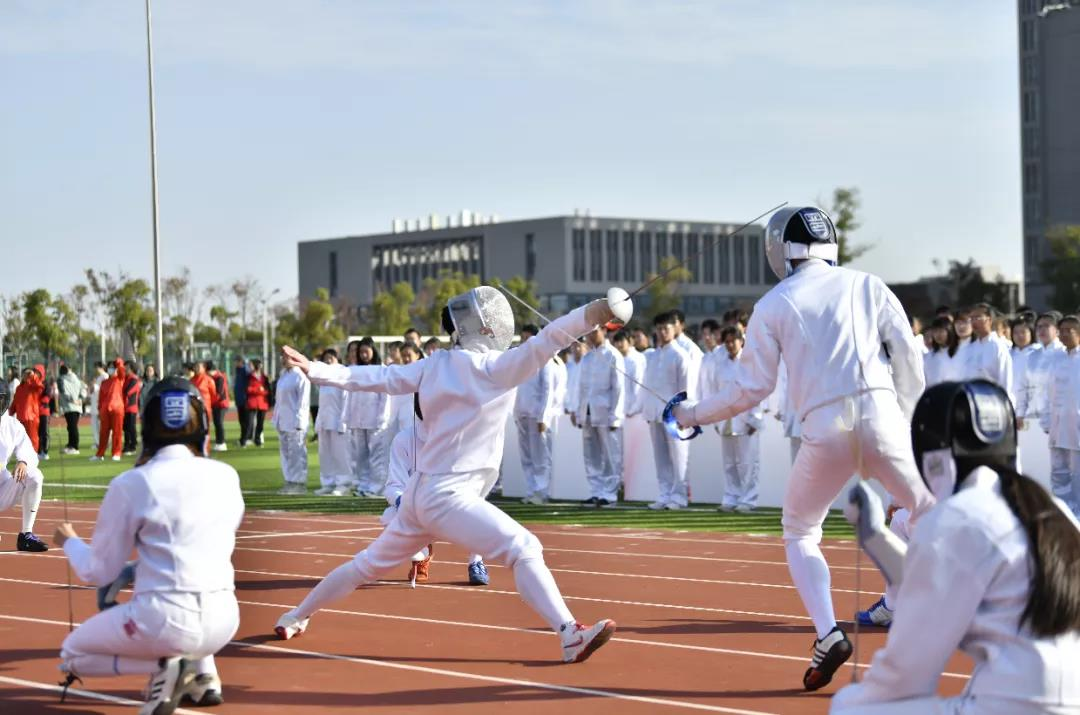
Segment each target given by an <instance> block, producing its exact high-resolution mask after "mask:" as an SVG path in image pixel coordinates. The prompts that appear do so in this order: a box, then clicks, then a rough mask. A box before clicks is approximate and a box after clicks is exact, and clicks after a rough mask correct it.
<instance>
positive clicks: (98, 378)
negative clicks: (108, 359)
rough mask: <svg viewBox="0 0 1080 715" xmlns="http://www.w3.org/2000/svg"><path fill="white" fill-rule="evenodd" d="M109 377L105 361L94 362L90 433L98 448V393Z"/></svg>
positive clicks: (95, 449) (12, 389) (13, 390)
mask: <svg viewBox="0 0 1080 715" xmlns="http://www.w3.org/2000/svg"><path fill="white" fill-rule="evenodd" d="M108 379H109V373H108V371H107V370H106V369H105V363H103V362H101V361H100V360H99V361H97V362H95V363H94V377H93V379H92V380H91V383H90V435H91V436H92V437H93V438H94V448H93V450H92V451H94V452H96V451H97V448H98V438H99V433H100V432H101V422H100V415H99V412H98V395H99V394H100V392H101V383H103V382H105V381H106V380H108ZM11 394H13V395H14V394H15V388H14V387H13V388H11Z"/></svg>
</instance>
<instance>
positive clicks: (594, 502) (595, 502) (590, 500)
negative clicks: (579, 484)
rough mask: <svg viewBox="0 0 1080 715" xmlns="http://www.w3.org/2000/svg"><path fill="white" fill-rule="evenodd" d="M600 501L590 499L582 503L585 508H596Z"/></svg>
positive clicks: (593, 498)
mask: <svg viewBox="0 0 1080 715" xmlns="http://www.w3.org/2000/svg"><path fill="white" fill-rule="evenodd" d="M599 501H600V500H599V499H598V498H597V497H589V498H588V499H586V500H585V501H583V502H581V503H582V504H583V505H584V506H596V504H597V502H599Z"/></svg>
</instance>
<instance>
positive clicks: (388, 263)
mask: <svg viewBox="0 0 1080 715" xmlns="http://www.w3.org/2000/svg"><path fill="white" fill-rule="evenodd" d="M431 223H432V224H436V222H435V221H434V220H433V221H432V222H431ZM458 224H459V225H456V226H451V227H447V228H434V229H425V230H419V229H418V227H416V226H415V224H412V225H410V229H411V230H398V229H400V223H399V222H395V230H394V231H392V232H391V233H386V234H374V235H367V236H349V237H345V238H334V239H324V240H317V241H304V242H301V243H300V244H299V245H298V253H299V256H298V258H299V260H298V264H299V279H300V280H299V284H300V297H301V299H305V298H311V297H313V296H314V295H315V292H316V290H318V289H319V288H325V289H327V290H328V291H329V293H330V296H331V298H334V299H340V300H344V301H348V302H351V303H354V304H355V305H357V306H358V307H360V308H361V309H362V308H363V307H364V306H368V305H370V304H371V302H372V300H373V299H374V297H375V294H376V293H377V292H379V291H380V290H388V289H389V288H390V287H392V286H393V285H394V284H395V283H398V282H401V281H404V282H406V283H409V284H410V285H411V286H412V288H413V290H414V291H415V292H417V293H419V292H420V289H421V287H422V285H423V283H424V280H425V279H427V278H436V277H437V276H438V275H439V274H440V273H444V272H446V271H450V272H457V271H460V272H462V273H464V274H466V275H476V276H479V277H480V280H481V282H488V281H490V280H492V279H494V278H499V279H501V280H503V281H506V280H508V279H510V278H513V277H514V276H522V277H524V278H525V279H527V280H530V281H534V282H535V283H536V285H537V288H538V290H537V294H538V296H539V297H540V299H541V302H542V307H543V309H544V310H545V311H550V312H552V313H555V314H558V313H562V312H565V311H567V310H569V309H571V308H573V307H575V306H577V305H580V304H582V303H585V302H587V301H588V300H591V299H593V298H596V297H598V296H601V295H603V294H604V293H605V292H606V291H607V289H608V288H609V287H610V286H612V285H621V286H624V287H626V288H627V289H628V290H633V289H634V288H636V287H637V286H639V285H641V284H642V283H644V282H645V281H646V280H647V277H648V276H649V275H650V274H655V273H656V272H657V271H658V269H659V266H660V262H661V260H662V259H664V258H665V257H667V256H672V257H674V258H675V259H676V260H678V261H685V262H686V267H687V269H689V270H690V272H691V274H692V280H691V281H690V282H688V283H686V284H683V285H682V286H681V288H680V293H681V295H682V300H683V310H684V312H686V314H687V316H688V317H689V318H703V317H709V316H715V315H717V314H718V313H721V312H723V311H724V310H727V309H729V308H732V307H734V306H747V307H749V306H750V305H752V304H753V303H754V301H756V300H757V299H758V298H760V297H761V296H762V295H764V293H765V292H766V291H767V290H768V289H769V287H770V286H771V285H772V284H774V283H775V282H776V280H775V278H774V277H773V275H772V272H771V271H770V270H769V268H768V266H767V264H766V259H765V250H764V243H763V236H764V230H763V228H762V227H761V226H758V225H753V226H750V227H747V228H746V229H744V230H743V231H742V232H740V233H738V234H735V235H730V234H732V233H733V232H734V231H735V229H736V228H738V225H736V224H730V223H724V222H702V221H668V220H656V219H638V218H616V217H590V216H555V217H551V218H537V219H528V220H522V221H506V222H495V221H485V222H479V223H474V222H472V221H467V220H463V221H459V222H458ZM465 224H469V225H465Z"/></svg>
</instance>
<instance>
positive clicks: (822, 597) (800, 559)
mask: <svg viewBox="0 0 1080 715" xmlns="http://www.w3.org/2000/svg"><path fill="white" fill-rule="evenodd" d="M784 551H785V552H787V562H788V569H789V570H790V571H791V580H792V581H793V582H794V583H795V588H796V589H797V590H798V591H799V597H800V598H802V602H803V606H804V607H805V608H806V612H807V613H808V614H809V615H810V619H811V620H812V621H813V622H814V629H815V630H816V631H817V637H818V638H819V639H820V638H824V637H825V636H826V635H828V633H829V631H831V630H832V629H833V628H835V627H836V614H835V612H834V611H833V603H832V594H831V593H830V592H829V587H830V586H831V584H832V580H831V578H830V576H829V565H828V564H827V563H825V556H824V555H823V554H822V553H821V548H820V547H819V546H818V545H817V544H815V543H813V542H810V541H802V540H796V541H789V542H787V544H785V545H784Z"/></svg>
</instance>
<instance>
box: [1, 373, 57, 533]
mask: <svg viewBox="0 0 1080 715" xmlns="http://www.w3.org/2000/svg"><path fill="white" fill-rule="evenodd" d="M10 403H11V392H10V391H9V388H8V383H7V380H3V379H0V511H7V510H8V509H10V508H11V507H13V506H14V505H15V504H16V503H18V504H19V505H20V506H21V507H22V530H21V531H19V535H18V537H16V541H15V548H16V549H17V550H19V551H34V552H41V551H48V550H49V547H48V545H47V544H46V543H45V542H44V541H42V540H41V539H39V538H38V537H37V536H35V535H34V522H35V521H36V520H37V512H38V505H39V504H41V484H42V482H43V481H44V479H45V477H44V476H42V474H41V470H40V469H38V455H37V450H35V449H34V444H33V442H31V441H30V436H29V435H28V434H27V433H26V428H25V427H23V425H22V422H19V420H17V419H15V417H14V416H13V415H9V414H8V406H9V405H10ZM12 457H14V458H15V465H14V466H13V467H12V468H11V471H8V468H7V465H8V462H9V461H10V460H11V458H12Z"/></svg>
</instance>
